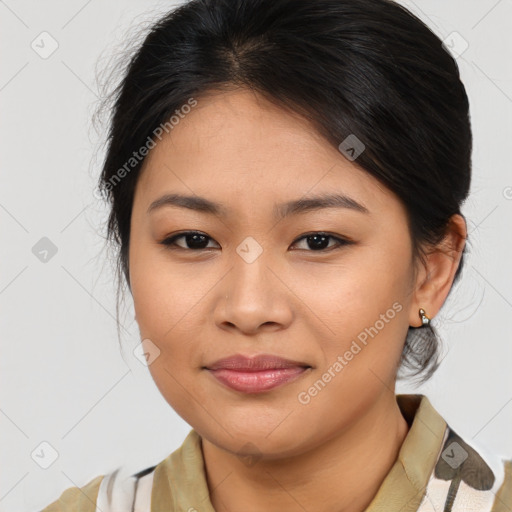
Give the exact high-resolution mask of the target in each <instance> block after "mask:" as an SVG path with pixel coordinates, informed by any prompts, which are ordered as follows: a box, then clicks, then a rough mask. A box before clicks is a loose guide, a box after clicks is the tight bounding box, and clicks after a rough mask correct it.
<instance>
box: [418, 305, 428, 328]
mask: <svg viewBox="0 0 512 512" xmlns="http://www.w3.org/2000/svg"><path fill="white" fill-rule="evenodd" d="M418 314H419V315H420V318H421V325H422V327H428V326H429V325H430V318H429V317H428V316H427V315H426V313H425V310H424V309H423V308H420V310H419V311H418Z"/></svg>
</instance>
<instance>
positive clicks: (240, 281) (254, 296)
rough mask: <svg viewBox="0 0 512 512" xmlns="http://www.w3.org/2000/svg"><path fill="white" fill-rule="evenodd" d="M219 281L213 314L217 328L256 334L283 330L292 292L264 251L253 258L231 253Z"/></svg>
mask: <svg viewBox="0 0 512 512" xmlns="http://www.w3.org/2000/svg"><path fill="white" fill-rule="evenodd" d="M223 283H224V285H223V287H222V289H221V290H219V293H218V298H217V308H216V314H215V321H216V323H217V325H218V326H219V327H220V328H222V329H227V330H239V331H241V332H243V333H244V334H256V333H258V332H262V331H276V330H280V329H284V328H286V327H287V326H288V325H289V324H290V322H291V321H292V318H293V305H292V304H293V292H292V291H291V290H290V289H289V288H288V287H287V285H286V277H285V276H284V275H283V271H282V270H281V271H280V270H279V265H277V264H275V262H272V261H270V258H268V257H267V256H266V255H265V252H263V253H262V254H261V255H260V256H258V257H257V258H256V259H255V260H253V261H250V260H246V259H244V258H243V257H241V256H239V254H234V257H233V263H232V266H231V270H230V271H229V273H228V275H227V276H226V279H224V280H223Z"/></svg>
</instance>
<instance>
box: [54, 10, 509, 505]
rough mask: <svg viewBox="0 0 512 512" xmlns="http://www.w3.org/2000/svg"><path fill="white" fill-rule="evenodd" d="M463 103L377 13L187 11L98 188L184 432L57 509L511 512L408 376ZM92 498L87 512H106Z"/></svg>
mask: <svg viewBox="0 0 512 512" xmlns="http://www.w3.org/2000/svg"><path fill="white" fill-rule="evenodd" d="M471 145H472V136H471V127H470V120H469V113H468V99H467V96H466V92H465V89H464V86H463V85H462V83H461V81H460V78H459V72H458V68H457V64H456V62H455V61H454V59H453V58H452V57H451V56H450V55H449V53H448V52H447V51H446V50H445V48H444V47H443V45H442V43H441V41H440V40H439V39H438V38H437V36H435V35H434V34H433V33H432V32H431V31H430V30H429V29H428V28H427V27H426V26H425V25H424V24H423V23H422V22H421V21H420V20H418V19H417V18H416V17H414V16H413V15H412V14H411V13H409V12H408V11H407V10H406V9H404V8H403V7H401V6H399V5H397V4H395V3H393V2H390V1H387V0H315V1H312V0H211V1H209V0H204V1H197V0H193V1H191V2H189V3H187V4H185V5H183V6H181V7H180V8H178V9H176V10H175V11H173V12H171V13H169V14H168V15H167V16H165V17H164V18H162V19H161V20H159V21H158V22H157V23H156V24H155V25H154V26H153V27H152V30H151V32H150V33H149V35H148V36H147V37H146V39H145V40H144V43H143V44H142V45H141V47H140V48H139V49H138V51H137V53H136V54H135V55H134V57H133V58H132V60H131V61H130V63H129V66H128V68H127V71H126V75H125V77H124V79H123V81H122V82H121V84H120V86H119V88H118V89H117V90H116V94H115V105H114V108H113V115H112V124H111V131H110V137H109V146H108V150H107V155H106V160H105V163H104V167H103V172H102V176H101V182H100V190H102V191H103V192H104V193H105V194H106V196H107V198H108V199H109V201H110V202H111V213H110V218H109V222H108V229H109V235H110V237H111V240H112V241H113V242H114V243H115V244H117V247H118V248H119V260H118V272H119V277H120V279H125V280H126V283H127V285H128V287H129V289H130V293H131V295H132V297H133V300H134V305H135V311H136V319H137V323H138V326H139V329H140V335H141V340H142V343H141V357H142V358H143V359H144V360H145V361H146V363H147V365H148V367H149V370H150V372H151V375H152V377H153V378H154V380H155V383H156V385H157V386H158V388H159V390H160V391H161V393H162V395H163V396H164V397H165V399H166V400H167V402H168V403H169V405H170V406H171V407H173V409H175V410H176V411H177V412H178V414H180V416H181V417H182V418H183V419H184V420H185V421H187V422H188V423H189V424H190V425H191V427H192V430H191V431H190V433H189V435H188V436H187V438H186V439H185V441H184V443H183V445H182V446H181V447H180V448H179V449H178V450H176V451H175V452H173V453H172V454H170V455H169V456H168V457H167V458H166V459H165V460H163V461H161V462H159V463H158V464H157V465H155V466H153V467H150V468H146V469H143V470H142V471H140V472H139V473H137V474H130V475H126V474H124V475H123V474H121V473H120V472H114V473H110V474H107V475H100V476H98V477H96V478H95V479H93V480H91V481H90V482H89V483H88V484H87V485H85V486H84V487H82V488H77V487H74V488H70V489H67V490H66V491H64V492H63V493H62V495H61V497H60V499H59V500H57V501H55V502H54V503H53V504H51V505H49V506H48V507H47V508H46V509H45V511H46V512H50V511H52V512H53V511H57V510H62V511H64V510H65V511H71V510H73V511H91V512H92V511H94V510H101V511H102V512H106V511H107V510H109V511H114V510H115V511H123V510H127V511H128V510H135V511H139V510H140V511H142V510H145V511H149V510H151V511H152V512H155V511H159V512H160V511H164V510H165V511H178V510H180V511H181V510H188V511H194V510H197V511H210V512H211V511H214V510H215V511H217V512H224V511H226V512H227V511H239V510H245V511H263V510H264V511H283V510H286V511H304V510H307V511H315V512H332V511H337V512H338V511H339V512H349V511H350V512H360V511H367V512H370V511H371V512H376V511H386V512H389V511H393V512H394V511H419V510H421V511H445V512H448V511H465V512H467V511H469V510H475V511H476V510H478V511H489V512H491V511H492V512H498V511H505V510H507V511H509V510H512V461H501V463H500V466H499V467H491V464H490V463H489V462H488V461H487V460H486V459H485V458H484V457H483V455H482V454H480V453H478V450H476V449H475V448H474V447H472V446H470V445H469V444H468V442H467V441H465V440H463V439H461V438H460V437H459V436H458V435H457V433H456V432H454V431H453V430H452V429H451V428H450V427H449V426H448V425H447V424H446V422H445V421H444V419H443V418H442V417H441V416H440V415H439V413H438V412H437V411H436V410H435V409H434V408H433V407H432V405H431V404H430V402H429V400H428V398H427V397H426V396H424V395H420V394H402V395H396V394H395V382H396V380H397V379H398V378H401V377H402V375H399V371H401V370H406V371H408V373H409V375H410V376H412V377H415V378H417V379H419V380H420V381H421V382H424V381H426V380H427V379H428V378H430V377H431V376H432V375H433V373H434V372H435V370H436V368H437V366H438V343H439V340H438V338H437V336H436V332H435V329H434V328H433V326H432V323H431V319H432V318H434V317H435V316H436V315H437V313H438V312H439V310H440V308H441V306H442V305H443V303H444V302H445V300H446V298H447V296H448V295H449V293H450V290H451V289H452V287H453V284H454V283H455V282H456V281H457V279H458V278H459V276H460V272H461V270H462V266H463V256H464V252H465V243H466V239H467V229H466V222H465V219H464V216H463V215H462V213H461V206H462V204H463V202H464V200H465V199H466V197H467V195H468V191H469V187H470V179H471V170H470V169H471ZM96 507H97V508H96Z"/></svg>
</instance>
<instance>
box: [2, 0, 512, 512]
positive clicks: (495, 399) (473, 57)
mask: <svg viewBox="0 0 512 512" xmlns="http://www.w3.org/2000/svg"><path fill="white" fill-rule="evenodd" d="M404 3H405V5H407V6H408V7H410V9H411V10H412V11H413V12H414V13H416V14H418V15H419V16H420V17H421V18H422V19H423V20H424V21H426V23H427V24H428V25H429V26H430V27H431V28H432V29H433V30H434V31H435V32H436V33H437V34H438V35H439V36H441V38H443V39H444V38H446V37H449V38H451V40H452V41H455V50H457V49H458V50H459V51H460V50H462V49H464V48H465V47H464V41H467V44H468V45H469V46H468V47H467V49H465V51H464V52H463V53H462V54H461V55H460V56H459V57H458V62H459V65H460V68H461V72H462V77H463V81H464V83H465V85H466V88H467V91H468V94H469V97H470V102H471V113H472V120H473V131H474V146H475V147H474V153H473V165H474V173H473V183H472V192H471V197H470V199H469V200H468V202H467V203H466V206H465V208H464V210H463V212H464V213H465V215H466V216H467V218H468V221H469V236H470V239H471V243H470V254H469V255H468V259H467V261H466V268H465V271H464V274H463V279H462V283H461V284H460V286H458V287H457V290H454V292H453V296H452V297H451V299H449V301H448V302H447V303H446V304H445V307H444V308H443V310H442V312H441V313H440V314H439V315H438V316H437V317H436V319H435V322H436V325H437V327H438V329H439V330H440V331H441V334H442V336H443V338H444V340H445V344H444V345H445V354H446V357H445V359H444V362H443V363H442V366H441V368H440V369H439V370H438V372H437V373H436V375H435V377H434V378H433V379H432V381H431V382H430V383H428V384H427V385H425V386H423V387H420V388H413V387H411V386H410V385H406V384H399V386H398V389H397V391H398V392H420V393H425V394H427V395H428V396H429V398H430V400H431V402H432V403H433V404H434V406H435V407H436V408H437V410H438V411H439V412H440V413H441V414H442V415H443V416H444V417H445V419H446V420H447V421H448V422H449V423H450V424H451V426H452V427H453V428H454V429H455V430H456V431H457V432H458V433H459V434H460V435H462V436H463V437H465V438H466V439H467V440H468V441H469V442H472V443H476V444H477V445H478V446H481V447H482V448H485V449H486V450H488V451H489V452H493V453H498V454H501V455H503V456H508V457H510V456H512V436H511V435H510V433H511V430H512V429H511V426H512V372H511V371H510V368H511V362H512V336H511V334H512V325H511V318H512V314H511V313H512V310H511V307H512V269H511V266H510V260H511V256H512V242H511V219H512V173H511V164H510V147H511V140H512V70H511V66H510V63H511V62H512V39H511V37H510V31H511V29H512V26H511V24H512V23H511V21H512V1H511V0H500V1H496V0H472V1H467V0H457V1H447V0H428V1H426V0H422V1H421V2H419V0H417V1H416V2H412V1H408V2H404ZM173 5H174V3H173V2H152V1H149V0H146V1H141V0H138V1H137V0H130V1H123V2H119V1H118V2H113V1H110V2H100V1H99V0H89V1H84V0H73V1H67V2H63V1H61V2H56V1H45V2H40V1H36V0H31V1H28V0H26V1H20V0H18V1H16V0H7V1H6V2H2V1H0V38H1V44H2V59H3V60H2V65H1V69H0V102H1V125H0V126H1V128H0V129H1V134H0V144H1V165H2V174H1V177H2V181H1V187H0V220H1V226H2V243H1V245H0V250H1V256H0V258H1V259H0V261H1V273H0V301H1V304H0V307H1V315H0V322H1V326H0V329H1V333H2V334H1V342H2V357H1V362H0V364H1V370H0V371H1V387H0V390H1V391H0V392H1V404H0V412H1V414H0V428H1V450H2V451H1V461H2V462H1V466H2V473H1V474H2V478H1V481H0V510H1V511H4V512H6V511H9V512H11V511H34V510H37V509H40V508H42V507H43V506H46V505H48V504H49V503H50V502H51V501H53V500H55V499H57V497H58V496H59V495H60V493H61V492H62V491H63V490H64V489H66V488H68V487H71V486H74V485H78V486H82V485H84V484H85V483H87V482H88V481H89V480H90V479H92V478H93V477H95V476H97V475H100V474H105V473H106V472H108V471H111V470H113V469H115V468H116V467H118V466H119V465H121V464H126V465H127V466H129V467H132V468H133V469H134V471H135V470H138V469H143V468H145V467H147V466H149V465H152V464H156V463H158V462H160V461H161V460H162V459H163V458H165V457H166V456H167V455H168V454H169V453H171V452H172V451H173V450H174V449H175V448H177V447H178V446H179V445H180V444H181V442H182V441H183V439H184V437H185V435H186V434H187V432H188V431H189V430H190V427H189V426H188V425H187V424H186V423H185V422H184V421H183V420H181V418H179V417H178V416H177V415H176V414H175V413H174V411H173V410H172V409H171V408H170V407H169V406H168V404H167V403H166V402H165V401H164V399H163V398H162V397H161V395H160V393H159V391H158V390H157V388H156V386H155V385H154V383H153V381H152V379H151V376H150V375H149V372H148V370H147V368H146V367H144V366H143V365H142V364H140V363H139V362H138V360H137V359H136V358H134V357H133V355H132V350H133V348H134V347H135V346H136V345H137V344H138V343H139V341H140V340H139V339H138V337H137V336H138V331H137V329H136V324H135V323H134V321H133V310H132V308H131V305H130V304H128V305H127V308H126V314H125V315H122V316H121V320H122V322H123V325H124V328H125V330H124V331H123V333H122V334H123V338H122V341H123V345H124V346H125V347H126V348H125V349H124V351H123V354H124V357H123V355H122V353H121V351H120V349H119V346H118V341H117V333H116V326H115V321H114V319H115V300H114V285H113V280H112V270H111V266H110V263H109V261H108V260H107V259H106V258H107V256H106V253H105V252H104V251H103V250H102V248H103V239H102V234H103V233H104V230H103V227H102V223H104V222H105V219H106V214H107V211H106V209H105V208H104V206H102V203H101V201H99V200H98V199H96V198H95V197H94V196H93V187H94V186H95V182H96V177H97V175H98V172H99V165H100V163H101V159H102V156H103V153H102V152H101V149H98V148H99V146H98V144H99V142H100V141H101V135H99V134H98V133H97V132H95V131H94V130H93V129H92V128H91V115H92V113H93V111H94V109H95V107H96V102H97V100H98V95H99V94H100V93H99V91H98V83H97V81H96V76H95V73H96V68H97V67H98V66H99V69H101V62H100V60H101V59H104V58H107V59H108V57H109V55H112V53H114V52H115V51H117V48H119V45H121V46H122V45H123V42H124V41H127V40H128V39H127V38H128V37H129V34H130V33H131V32H130V30H138V27H139V26H140V24H141V23H142V22H143V21H144V20H151V19H155V18H156V17H157V16H158V14H159V13H162V12H165V11H167V10H168V9H170V8H171V7H172V6H173ZM390 30H393V28H392V27H390ZM43 31H46V32H48V33H49V34H50V35H51V38H53V39H54V40H55V41H56V42H57V43H58V48H57V50H56V51H55V52H54V53H53V54H52V55H50V56H49V57H48V58H45V59H43V58H42V57H41V56H40V54H38V53H37V52H36V51H35V50H34V49H32V47H31V44H32V42H33V41H35V43H34V45H36V44H38V45H39V48H40V50H39V51H43V50H42V48H41V47H42V46H43V43H41V37H46V38H47V39H45V40H44V48H45V49H46V51H48V49H50V48H51V46H50V45H51V43H52V42H51V40H50V39H49V38H48V36H40V34H41V32H43ZM454 31H455V32H457V33H458V35H457V34H456V35H455V36H453V35H450V34H452V32H454ZM461 38H462V39H461ZM102 56H103V57H102ZM100 57H101V59H100ZM43 237H47V238H48V239H50V240H51V242H52V243H53V244H55V246H56V248H57V253H56V254H55V255H54V256H53V257H51V258H50V257H48V261H47V262H46V263H44V262H42V261H40V259H38V258H37V257H36V255H35V254H34V253H33V247H34V246H35V245H36V244H37V243H38V241H39V240H40V239H41V238H43ZM42 442H47V443H49V444H50V445H51V446H53V447H54V449H55V450H56V451H57V453H58V458H57V459H56V460H55V462H54V463H53V464H51V465H50V466H49V467H48V469H43V468H42V467H40V465H39V464H38V463H36V460H38V462H40V463H41V462H44V460H46V461H47V462H48V461H49V457H51V449H49V448H48V447H46V445H41V443H42ZM34 451H35V454H36V455H34V458H32V455H31V454H33V453H34ZM43 453H44V454H45V455H44V456H43V455H42V454H43ZM37 454H39V457H38V456H37ZM34 459H35V460H34Z"/></svg>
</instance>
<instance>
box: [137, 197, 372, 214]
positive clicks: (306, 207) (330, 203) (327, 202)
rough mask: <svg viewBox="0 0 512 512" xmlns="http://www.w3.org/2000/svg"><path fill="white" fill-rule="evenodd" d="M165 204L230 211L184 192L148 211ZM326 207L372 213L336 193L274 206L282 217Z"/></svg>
mask: <svg viewBox="0 0 512 512" xmlns="http://www.w3.org/2000/svg"><path fill="white" fill-rule="evenodd" d="M164 206H178V207H181V208H188V209H190V210H194V211H198V212H203V213H208V214H211V215H217V216H226V215H227V213H228V210H227V209H226V208H225V207H224V206H223V205H222V204H219V203H215V202H213V201H210V200H209V199H206V198H204V197H200V196H187V195H182V194H165V195H164V196H162V197H160V198H159V199H156V200H155V201H153V202H152V203H151V204H150V205H149V208H148V210H147V213H148V214H149V213H151V212H153V211H155V210H157V209H159V208H162V207H164ZM325 208H347V209H350V210H354V211H358V212H361V213H366V214H369V213H370V212H369V210H368V208H366V207H365V206H364V205H362V204H360V203H358V202H357V201H356V200H355V199H352V198H351V197H349V196H346V195H344V194H339V193H336V194H322V195H318V196H312V197H306V198H300V199H296V200H293V201H288V202H286V203H280V204H277V205H275V206H274V216H275V217H277V218H280V219H282V218H284V217H288V216H289V215H297V214H300V213H306V212H310V211H315V210H321V209H325Z"/></svg>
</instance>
